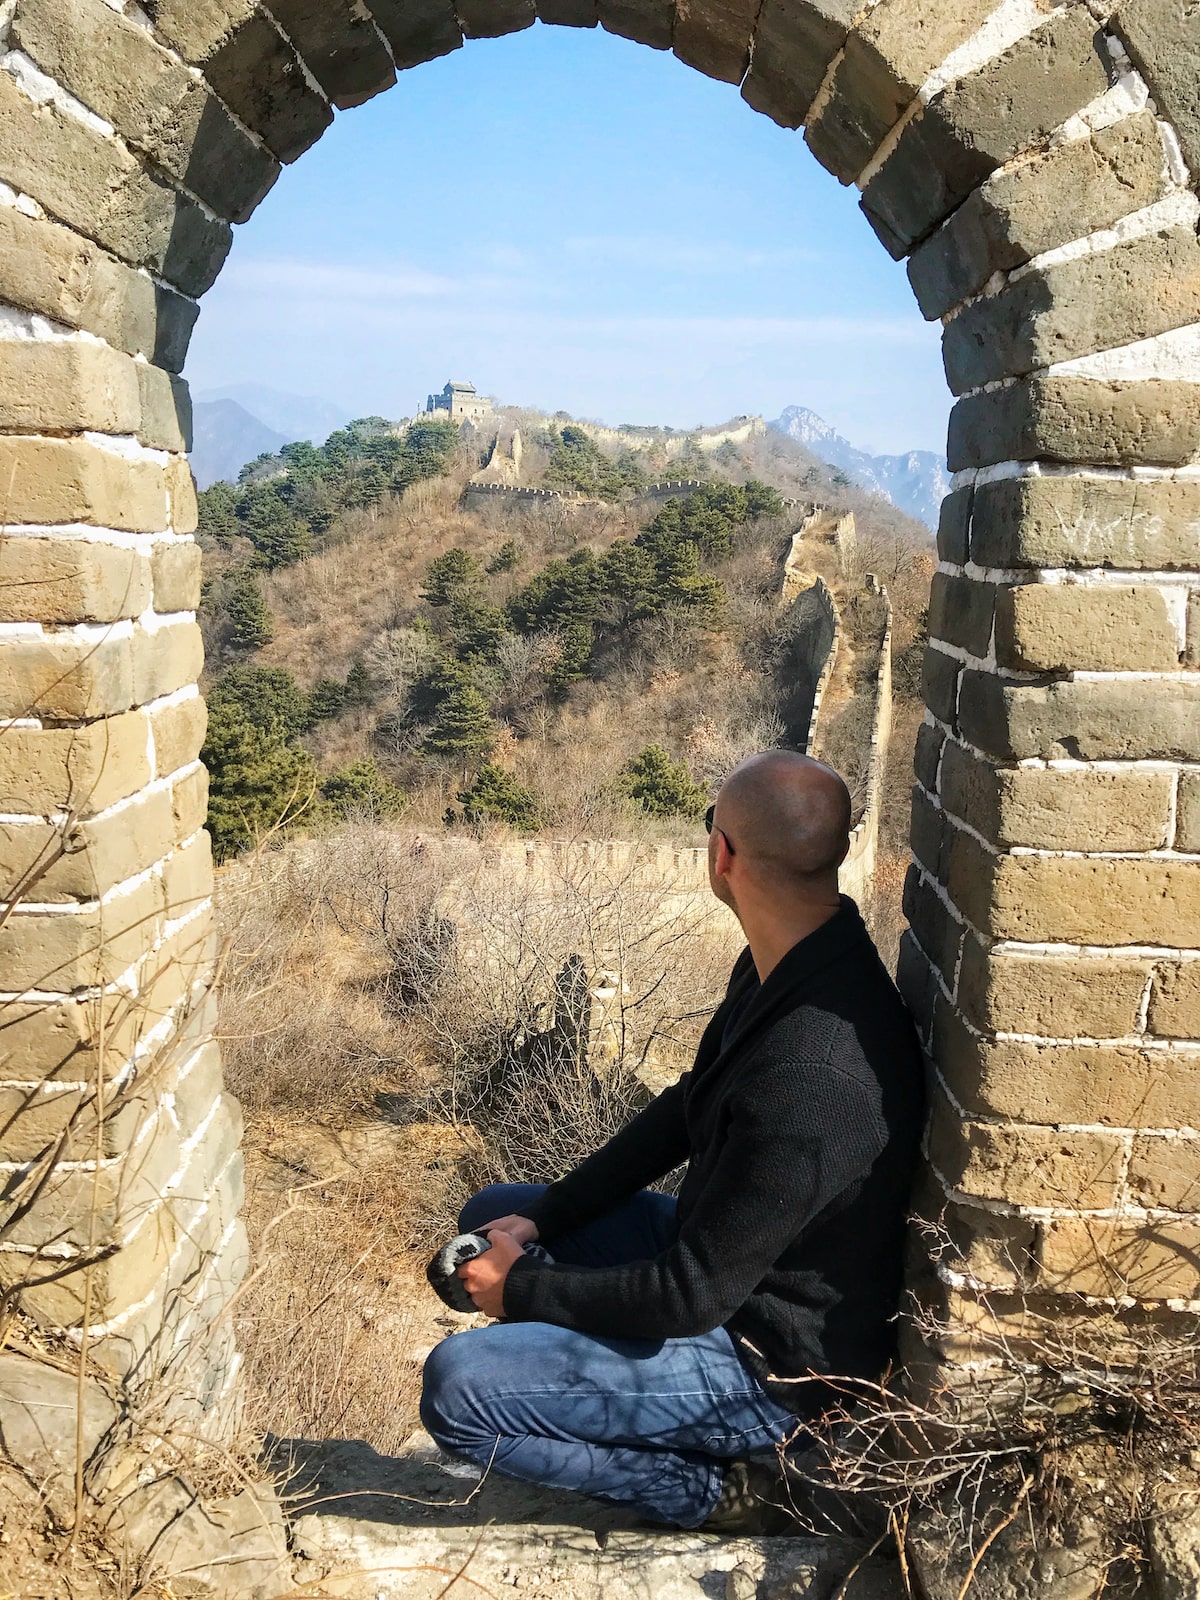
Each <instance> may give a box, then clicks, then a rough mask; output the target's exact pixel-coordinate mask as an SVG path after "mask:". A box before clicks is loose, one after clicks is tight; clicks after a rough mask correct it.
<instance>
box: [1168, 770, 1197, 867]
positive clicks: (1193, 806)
mask: <svg viewBox="0 0 1200 1600" xmlns="http://www.w3.org/2000/svg"><path fill="white" fill-rule="evenodd" d="M1174 843H1175V848H1176V850H1190V851H1194V852H1195V853H1196V854H1200V772H1181V773H1180V774H1179V794H1178V796H1177V798H1176V802H1175V840H1174Z"/></svg>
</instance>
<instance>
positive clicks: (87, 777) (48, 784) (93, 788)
mask: <svg viewBox="0 0 1200 1600" xmlns="http://www.w3.org/2000/svg"><path fill="white" fill-rule="evenodd" d="M158 714H159V713H156V715H158ZM201 725H203V724H201ZM149 735H150V718H149V717H148V716H147V715H146V713H145V712H142V711H131V712H127V713H126V714H125V715H124V716H119V717H110V718H108V719H106V720H105V721H103V722H92V723H88V724H87V725H86V726H84V727H81V728H21V727H9V728H6V729H5V731H4V737H3V739H0V811H8V812H17V813H25V812H29V813H33V814H34V815H39V816H40V815H44V814H45V813H47V812H50V811H67V810H71V811H74V812H75V813H76V814H77V815H79V816H83V817H86V816H90V815H91V814H92V813H93V812H96V811H103V810H104V809H105V808H106V807H107V806H111V805H114V804H115V803H116V802H117V801H118V800H125V799H128V797H129V796H130V795H133V794H136V793H137V792H138V790H139V789H142V788H143V787H144V786H145V785H146V784H147V783H149V781H150V778H151V776H152V774H151V771H150V756H149V747H150V740H149Z"/></svg>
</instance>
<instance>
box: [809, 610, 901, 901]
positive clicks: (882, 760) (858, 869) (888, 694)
mask: <svg viewBox="0 0 1200 1600" xmlns="http://www.w3.org/2000/svg"><path fill="white" fill-rule="evenodd" d="M883 594H884V599H885V602H886V611H885V621H884V626H883V637H882V639H881V640H880V645H879V663H878V666H877V667H876V668H875V671H874V672H873V674H872V678H871V686H870V690H869V695H870V701H871V723H870V729H871V731H870V735H869V738H870V749H869V753H868V757H867V776H866V783H865V786H864V799H863V809H862V814H861V816H860V817H859V819H858V821H857V822H856V823H855V824H854V827H853V828H852V829H851V830H850V848H849V850H848V851H847V853H846V859H845V861H843V863H842V866H841V869H840V871H839V872H838V884H839V887H840V888H841V891H842V893H843V894H848V895H849V896H850V897H851V899H853V900H856V901H857V902H858V904H859V905H860V906H861V905H863V904H865V902H866V900H867V899H868V897H869V895H870V893H871V888H872V884H873V882H874V878H875V863H876V860H877V859H878V855H879V807H880V801H881V792H882V788H883V773H884V767H885V764H886V762H887V759H888V746H889V743H890V740H891V732H892V607H891V602H890V601H887V591H886V589H885V590H884V591H883ZM818 731H819V730H818ZM818 742H819V740H818ZM813 753H814V754H817V753H819V752H818V751H816V750H814V751H813Z"/></svg>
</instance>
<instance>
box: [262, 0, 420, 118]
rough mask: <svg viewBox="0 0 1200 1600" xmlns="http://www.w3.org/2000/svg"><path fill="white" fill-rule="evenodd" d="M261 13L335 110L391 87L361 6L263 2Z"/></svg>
mask: <svg viewBox="0 0 1200 1600" xmlns="http://www.w3.org/2000/svg"><path fill="white" fill-rule="evenodd" d="M267 9H268V10H269V11H270V12H271V14H272V16H273V17H274V18H275V20H276V22H278V23H279V25H280V27H281V28H282V29H283V31H284V32H285V33H286V34H287V36H288V38H289V39H290V40H291V41H292V43H293V44H294V45H295V47H296V49H297V50H298V51H299V53H300V55H301V56H302V57H303V59H304V64H305V66H306V67H307V68H308V70H309V71H310V72H311V73H312V75H313V77H314V78H315V79H316V80H317V82H318V83H319V84H320V85H321V88H322V89H323V90H324V91H325V93H326V95H328V97H329V99H330V100H331V101H332V102H333V104H334V105H335V106H337V107H338V108H339V109H340V110H343V111H345V110H349V108H350V107H351V106H360V105H362V104H363V102H364V101H366V100H370V99H371V98H372V96H373V95H377V94H380V93H381V92H382V91H383V90H384V89H390V88H391V86H392V84H394V83H395V81H396V69H395V68H394V67H393V66H392V58H391V56H390V54H389V53H388V50H387V47H386V46H385V44H384V42H383V40H382V39H381V38H380V36H379V33H378V31H377V30H376V28H375V26H374V24H373V22H372V21H371V18H370V15H369V14H368V12H367V10H366V8H365V7H363V6H360V5H355V4H353V3H352V0H333V3H332V4H331V3H330V0H267Z"/></svg>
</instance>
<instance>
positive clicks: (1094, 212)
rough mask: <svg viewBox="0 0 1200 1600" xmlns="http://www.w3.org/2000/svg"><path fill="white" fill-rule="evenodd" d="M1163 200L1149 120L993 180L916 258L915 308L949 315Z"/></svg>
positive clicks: (1157, 141)
mask: <svg viewBox="0 0 1200 1600" xmlns="http://www.w3.org/2000/svg"><path fill="white" fill-rule="evenodd" d="M1166 192H1167V176H1166V169H1165V166H1164V163H1163V148H1162V139H1161V137H1160V135H1159V131H1158V125H1157V123H1156V121H1155V119H1154V115H1153V113H1152V112H1150V111H1139V112H1137V113H1136V115H1134V116H1132V117H1126V118H1125V120H1124V121H1123V122H1118V123H1114V124H1113V125H1112V126H1111V127H1108V128H1101V129H1099V130H1098V131H1097V132H1095V133H1093V134H1092V135H1091V137H1090V138H1087V139H1071V140H1069V141H1068V142H1067V143H1065V144H1060V145H1056V146H1055V147H1054V148H1053V149H1051V150H1048V151H1046V152H1045V153H1043V154H1041V155H1037V156H1035V157H1034V158H1033V159H1032V160H1030V161H1024V162H1022V163H1021V164H1020V165H1019V166H1012V167H1007V168H1004V169H1002V170H1001V171H999V172H995V173H993V174H992V176H991V177H990V178H988V180H987V181H986V183H983V184H981V185H980V187H979V188H978V189H975V190H974V191H973V192H972V193H971V194H970V195H968V196H967V198H966V200H965V201H964V202H963V204H962V205H961V206H960V207H959V208H958V210H957V211H956V212H955V213H954V215H953V216H952V217H951V218H950V219H949V221H947V222H946V223H945V224H944V225H943V226H942V227H941V228H939V229H938V231H937V232H936V233H935V234H933V236H932V237H931V238H929V239H928V240H926V242H925V243H924V244H923V245H921V246H920V248H919V249H917V250H915V251H914V252H913V254H912V257H911V258H910V260H909V263H908V278H909V282H910V283H911V284H912V287H913V292H914V293H915V295H916V297H917V303H918V305H919V306H920V307H921V310H922V311H923V312H924V314H925V316H926V317H928V318H930V319H931V320H932V319H933V318H934V317H941V316H944V315H945V313H946V312H947V311H949V310H950V308H951V307H952V306H956V305H958V304H959V302H960V301H962V300H965V299H967V297H968V296H969V295H973V294H978V292H979V291H980V290H981V289H982V288H983V286H984V284H985V283H986V282H987V281H988V279H989V278H990V277H991V276H992V274H993V273H995V272H1011V271H1012V269H1013V268H1014V267H1019V266H1022V265H1024V263H1025V262H1026V261H1029V260H1032V258H1033V257H1034V256H1037V255H1041V254H1043V252H1045V251H1047V250H1052V249H1054V248H1055V247H1057V246H1058V245H1062V244H1067V243H1069V242H1070V241H1071V240H1073V239H1085V238H1087V236H1088V235H1089V234H1090V233H1095V232H1097V231H1098V230H1099V229H1101V228H1108V227H1111V226H1112V224H1113V223H1114V222H1117V221H1119V220H1120V218H1122V217H1124V216H1128V215H1129V214H1130V213H1131V212H1133V211H1140V210H1141V209H1142V208H1143V207H1144V206H1149V205H1153V204H1154V203H1155V201H1157V200H1160V199H1162V198H1163V196H1164V195H1165V194H1166Z"/></svg>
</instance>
